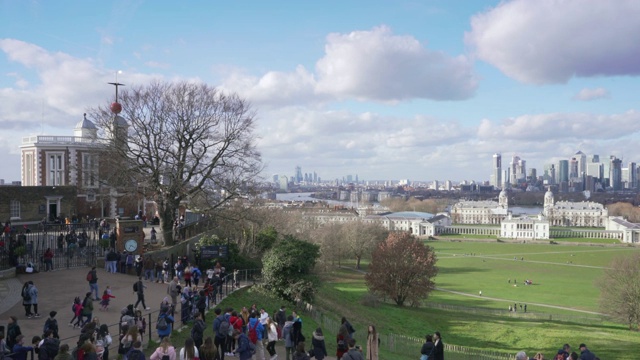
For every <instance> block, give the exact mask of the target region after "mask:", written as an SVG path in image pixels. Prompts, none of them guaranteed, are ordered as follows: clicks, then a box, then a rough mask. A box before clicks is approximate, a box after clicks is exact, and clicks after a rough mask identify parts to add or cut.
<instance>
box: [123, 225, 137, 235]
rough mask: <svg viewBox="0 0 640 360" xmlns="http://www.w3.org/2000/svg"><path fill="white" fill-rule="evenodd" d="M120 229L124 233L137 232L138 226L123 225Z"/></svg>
mask: <svg viewBox="0 0 640 360" xmlns="http://www.w3.org/2000/svg"><path fill="white" fill-rule="evenodd" d="M122 230H123V232H124V233H125V234H130V233H137V232H138V227H137V226H125V227H124V228H123V229H122Z"/></svg>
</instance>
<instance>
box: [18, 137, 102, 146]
mask: <svg viewBox="0 0 640 360" xmlns="http://www.w3.org/2000/svg"><path fill="white" fill-rule="evenodd" d="M100 142H101V141H100V140H99V139H95V138H90V137H82V136H49V135H34V136H27V137H23V138H22V144H23V145H26V144H78V143H82V144H91V143H100Z"/></svg>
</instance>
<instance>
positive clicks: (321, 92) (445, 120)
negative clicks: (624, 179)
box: [0, 0, 640, 182]
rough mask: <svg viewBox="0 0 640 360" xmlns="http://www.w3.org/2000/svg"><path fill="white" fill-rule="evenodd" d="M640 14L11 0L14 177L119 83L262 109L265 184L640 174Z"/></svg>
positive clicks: (551, 6)
mask: <svg viewBox="0 0 640 360" xmlns="http://www.w3.org/2000/svg"><path fill="white" fill-rule="evenodd" d="M638 34H640V1H637V0H616V1H605V0H512V1H497V0H492V1H490V0H474V1H462V0H422V1H418V0H412V1H404V0H396V1H376V0H367V1H360V0H352V1H333V0H324V1H242V0H239V1H224V2H223V1H163V0H156V1H140V0H138V1H120V0H116V1H97V0H95V1H93V0H82V1H79V0H78V1H74V0H67V1H37V0H30V1H17V0H0V104H1V106H0V129H1V130H0V153H2V154H5V155H4V156H3V159H2V160H3V161H2V166H1V167H0V179H5V181H9V182H10V181H14V180H20V148H19V147H20V144H21V141H22V138H23V137H27V136H30V135H68V136H71V135H73V128H74V127H75V125H76V124H77V123H78V122H79V121H81V120H82V116H83V113H84V112H85V111H86V110H87V109H89V108H94V107H97V106H101V105H106V104H108V103H110V102H111V101H113V97H114V89H113V86H111V85H108V84H107V83H108V82H113V81H115V80H116V79H117V81H119V82H121V83H124V84H125V85H128V86H131V85H144V84H147V83H150V82H152V81H157V80H161V81H168V82H170V81H182V80H188V81H198V82H205V83H207V84H209V85H212V86H216V87H218V88H220V89H222V90H224V91H228V92H235V93H237V94H238V95H240V96H241V97H243V98H245V99H247V100H248V101H249V102H250V103H251V105H252V108H253V109H254V110H255V112H256V119H255V121H256V131H255V135H256V141H257V145H258V148H259V150H260V152H261V154H262V158H263V161H264V164H265V170H264V173H263V176H264V177H265V179H269V178H271V176H272V175H273V174H280V175H287V176H291V175H293V174H294V171H295V167H296V166H300V167H301V168H302V172H303V173H313V172H316V173H317V174H318V176H320V177H321V178H322V179H323V180H331V179H336V178H340V179H341V178H343V177H345V176H346V175H353V176H354V177H355V175H358V177H359V179H360V180H386V179H409V180H412V181H431V180H453V181H461V180H474V181H488V180H489V178H490V175H491V163H492V155H493V154H494V153H501V154H502V158H503V160H502V162H503V166H505V164H507V163H508V162H509V161H510V159H511V157H512V156H513V155H517V156H519V157H520V158H522V159H524V160H526V161H527V167H528V168H531V167H535V168H537V169H538V173H539V174H540V173H541V172H542V169H543V166H544V165H545V164H547V163H553V162H557V161H558V160H560V159H568V158H569V157H570V156H571V155H573V154H574V153H575V152H576V151H578V150H581V151H582V152H584V153H585V154H587V155H590V154H599V155H600V158H601V159H602V158H608V156H609V155H615V156H617V157H619V158H622V160H623V162H624V163H627V162H630V161H636V162H640V146H638V143H639V140H640V109H639V108H640V102H639V101H638V100H639V96H640V81H639V80H640V79H639V75H640V41H638Z"/></svg>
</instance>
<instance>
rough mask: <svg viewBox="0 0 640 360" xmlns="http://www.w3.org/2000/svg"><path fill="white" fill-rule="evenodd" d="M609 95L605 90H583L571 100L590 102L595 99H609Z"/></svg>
mask: <svg viewBox="0 0 640 360" xmlns="http://www.w3.org/2000/svg"><path fill="white" fill-rule="evenodd" d="M609 95H610V94H609V91H608V90H607V89H605V88H595V89H589V88H584V89H582V90H580V91H579V92H578V93H577V94H576V95H575V96H574V97H573V100H580V101H591V100H597V99H606V98H608V97H609Z"/></svg>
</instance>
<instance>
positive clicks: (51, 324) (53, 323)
mask: <svg viewBox="0 0 640 360" xmlns="http://www.w3.org/2000/svg"><path fill="white" fill-rule="evenodd" d="M57 314H58V312H56V311H51V312H49V317H48V318H47V320H46V321H45V322H44V327H43V331H42V334H43V336H42V337H43V338H44V337H45V336H44V334H46V333H47V331H51V332H52V333H53V337H54V338H56V339H60V336H59V335H58V331H59V328H58V320H56V319H55V317H56V315H57Z"/></svg>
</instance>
